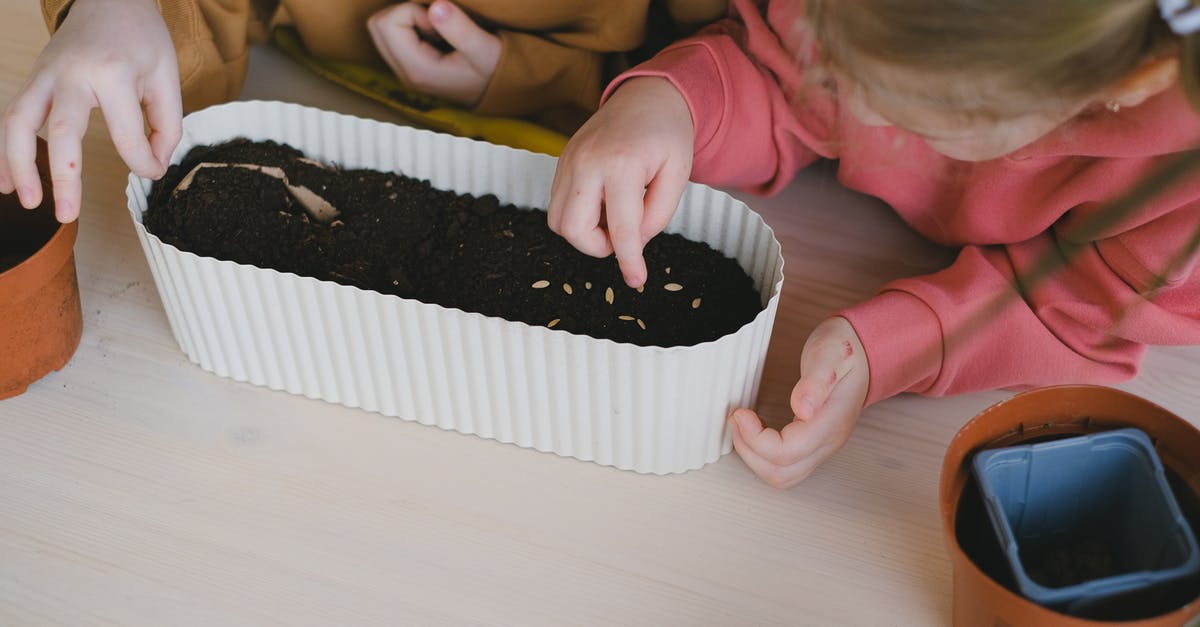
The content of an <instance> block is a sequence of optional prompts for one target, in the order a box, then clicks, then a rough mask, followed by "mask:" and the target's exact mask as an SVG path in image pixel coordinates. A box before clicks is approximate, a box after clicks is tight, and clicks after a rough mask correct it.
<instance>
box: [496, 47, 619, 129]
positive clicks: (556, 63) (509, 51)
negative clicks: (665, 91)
mask: <svg viewBox="0 0 1200 627" xmlns="http://www.w3.org/2000/svg"><path fill="white" fill-rule="evenodd" d="M498 34H499V36H500V42H501V53H500V61H499V62H498V63H497V64H496V71H495V73H494V74H493V75H492V80H491V81H490V82H489V83H488V86H487V88H486V89H485V90H484V93H483V96H482V97H481V98H480V99H479V102H478V103H477V104H476V105H475V107H474V109H475V111H478V112H479V113H484V114H488V115H510V116H522V115H529V114H532V113H537V112H541V111H547V110H551V109H561V108H576V109H582V110H585V111H594V110H595V109H596V107H597V105H598V104H599V102H600V88H601V87H602V85H601V84H600V81H601V77H602V72H603V69H604V55H603V54H602V53H600V52H596V51H592V50H585V49H582V48H575V47H573V46H568V45H564V44H559V43H555V42H553V41H550V40H548V39H544V38H542V37H538V36H537V35H531V34H528V33H519V32H514V31H507V30H502V31H500V32H499V33H498Z"/></svg>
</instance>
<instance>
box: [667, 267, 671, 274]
mask: <svg viewBox="0 0 1200 627" xmlns="http://www.w3.org/2000/svg"><path fill="white" fill-rule="evenodd" d="M667 274H671V266H667Z"/></svg>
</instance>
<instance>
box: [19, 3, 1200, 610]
mask: <svg viewBox="0 0 1200 627" xmlns="http://www.w3.org/2000/svg"><path fill="white" fill-rule="evenodd" d="M0 1H2V3H3V4H2V5H0V6H3V13H2V14H3V18H4V19H3V20H0V101H2V102H7V101H8V99H9V98H10V96H11V95H12V94H13V93H14V92H15V90H16V89H17V88H18V86H19V85H20V84H21V83H22V81H23V80H24V79H25V77H26V75H27V73H28V71H29V68H30V67H31V65H32V63H33V60H34V58H35V56H36V54H37V52H38V51H39V50H40V49H41V47H42V46H43V45H44V43H45V41H46V35H45V32H44V30H43V27H42V24H41V20H40V17H39V15H38V13H37V8H36V4H35V3H32V2H23V1H22V2H18V1H17V0H0ZM246 97H269V98H276V99H283V100H292V101H297V102H302V103H306V104H312V105H316V106H321V107H324V108H330V109H337V110H341V111H345V112H350V113H356V114H359V115H365V116H368V117H376V118H383V119H389V118H390V117H391V115H390V113H389V112H388V111H387V110H386V109H383V108H382V107H379V106H376V105H374V104H372V103H368V102H364V101H362V100H359V99H357V98H355V97H353V96H350V95H348V94H347V93H345V92H342V91H340V90H338V89H336V88H334V87H331V86H328V85H326V84H324V83H322V82H321V81H320V80H318V79H316V78H315V77H312V76H310V75H308V74H307V73H306V72H305V71H303V70H301V69H299V68H297V67H295V66H292V65H291V64H290V63H289V62H288V61H286V60H285V59H282V58H281V57H279V56H278V55H277V54H275V53H273V52H272V51H270V50H259V51H256V52H255V55H254V62H253V67H252V71H251V78H250V81H249V84H248V87H247V92H246ZM84 163H85V166H84V168H85V169H84V173H85V188H84V193H85V198H86V200H85V206H84V210H83V216H82V218H81V230H80V237H79V243H78V246H77V249H76V252H77V262H78V267H79V278H80V290H81V292H82V300H83V309H84V325H85V326H84V335H83V341H82V344H81V345H80V347H79V350H78V352H77V353H76V354H75V356H74V359H73V360H72V361H71V363H70V364H69V365H68V366H67V367H66V368H65V369H63V370H62V371H60V372H57V373H53V374H51V375H49V376H47V377H46V378H45V379H43V380H41V381H40V382H38V383H36V384H34V385H33V386H31V387H30V389H29V391H28V392H27V393H26V394H24V395H23V396H20V397H17V398H14V399H11V400H7V401H3V402H0V624H3V625H25V624H66V625H87V624H106V625H108V624H123V625H124V624H131V625H175V624H180V625H232V624H270V625H273V624H278V625H301V624H354V625H365V624H415V625H438V624H446V625H482V624H504V625H543V624H544V625H602V624H613V625H833V624H839V625H843V624H844V625H937V624H948V623H949V620H950V603H951V583H950V566H949V562H948V560H947V558H946V554H945V549H944V547H943V544H942V533H941V530H940V527H939V519H938V503H937V481H938V472H939V467H940V463H941V458H942V455H943V452H944V450H945V447H946V444H947V443H948V442H949V440H950V438H951V437H952V436H953V434H954V432H955V431H956V429H957V428H958V427H959V426H961V425H962V424H963V423H964V422H965V421H966V420H967V419H969V418H970V417H971V416H972V415H974V414H975V413H976V412H977V411H979V410H980V409H982V408H984V407H986V406H988V405H990V404H991V403H993V402H995V401H998V400H1000V399H1002V398H1005V397H1006V396H1007V393H1004V392H991V393H986V394H975V395H969V396H961V397H955V398H947V399H924V398H918V397H912V396H903V397H899V398H895V399H891V400H888V401H885V402H883V403H880V404H878V405H876V406H873V407H871V408H870V409H869V410H868V411H866V412H865V415H864V416H863V419H862V422H861V423H860V425H859V427H858V429H857V431H856V433H855V435H854V437H853V438H852V440H851V442H850V443H849V445H847V446H846V447H845V448H844V449H843V450H842V451H841V452H840V453H839V454H838V455H837V456H836V457H835V458H834V459H833V460H831V461H830V462H828V463H827V464H825V465H824V466H822V467H821V468H820V469H819V470H818V471H817V472H816V473H815V474H814V475H813V476H812V477H811V478H809V479H808V480H807V481H806V482H805V483H803V484H802V485H801V486H799V487H797V488H795V489H792V490H790V491H786V492H781V491H776V490H773V489H771V488H768V487H766V486H765V485H764V484H762V483H760V482H758V481H757V480H756V479H755V478H754V476H753V475H752V474H751V473H750V472H749V471H748V470H747V469H746V467H745V466H744V465H743V464H742V463H741V461H740V460H739V459H738V458H737V457H736V456H735V455H730V456H727V457H724V458H722V459H721V460H720V461H719V462H717V463H714V464H711V465H709V466H707V467H705V468H703V469H701V470H697V471H693V472H689V473H685V474H683V475H675V476H666V477H655V476H643V475H637V474H633V473H629V472H623V471H618V470H613V469H611V468H605V467H601V466H597V465H595V464H591V463H586V462H580V461H576V460H573V459H567V458H560V457H557V456H554V455H551V454H546V453H538V452H535V451H532V450H527V449H522V448H518V447H516V446H512V445H505V444H499V443H496V442H493V441H489V440H483V439H480V438H476V437H472V436H466V435H460V434H457V433H453V432H447V431H441V430H439V429H435V428H432V427H427V426H422V425H419V424H416V423H409V422H404V421H401V420H396V419H390V418H384V417H382V416H379V415H377V414H373V413H368V412H365V411H361V410H355V409H348V408H345V407H341V406H338V405H331V404H327V403H324V402H322V401H314V400H308V399H305V398H302V397H296V396H291V395H288V394H286V393H283V392H274V391H270V390H267V389H265V388H259V387H255V386H252V385H249V384H242V383H236V382H233V381H230V380H227V379H222V378H219V377H216V376H214V375H212V374H209V373H207V372H205V371H203V370H201V369H200V368H198V367H197V366H194V365H192V364H191V363H190V362H188V361H187V360H186V359H185V357H184V355H183V353H182V352H181V351H180V350H179V348H178V346H177V345H176V343H175V340H174V339H173V337H172V336H171V331H170V329H169V327H168V325H167V319H166V317H165V315H164V313H163V309H162V305H161V302H160V300H159V297H158V294H157V293H156V292H155V288H154V284H153V281H152V280H151V277H150V273H149V269H148V267H147V265H146V262H145V260H144V258H143V257H142V252H141V250H140V248H139V246H138V243H137V241H136V238H135V236H134V232H133V228H132V225H131V223H130V220H129V216H128V214H127V211H126V208H125V195H124V188H125V184H126V175H127V170H126V168H125V166H124V165H123V164H122V163H121V161H120V160H119V159H118V158H117V156H116V154H115V152H114V150H113V149H112V147H111V145H110V144H109V141H108V139H107V131H106V130H105V129H104V127H103V123H102V120H101V119H100V117H99V116H98V115H97V116H94V117H93V125H92V127H91V128H90V130H89V131H88V134H87V138H86V143H85V146H84ZM743 198H746V199H747V200H748V202H750V203H751V205H752V206H753V207H755V208H756V209H758V210H759V211H761V212H762V213H763V214H765V215H766V217H767V220H768V222H770V223H771V224H772V225H773V226H774V227H775V229H776V232H777V234H778V235H779V238H780V240H781V241H782V242H783V246H784V252H785V255H786V257H787V277H788V278H787V287H786V289H785V292H784V299H783V305H782V307H781V309H780V314H779V318H778V320H777V322H776V332H775V336H774V338H773V344H772V350H771V354H770V357H769V361H768V365H767V371H766V375H765V381H764V384H763V387H762V396H761V402H760V409H762V410H763V411H765V412H766V413H767V414H768V415H769V416H770V417H771V419H772V421H774V423H776V424H780V423H782V422H783V421H785V420H787V419H788V418H789V414H788V412H787V408H786V399H787V392H788V391H789V389H790V388H791V385H792V384H793V382H794V380H795V377H796V374H797V358H798V353H799V349H800V346H801V345H802V342H803V338H804V337H805V335H806V334H807V333H808V331H809V330H810V329H811V328H812V327H813V326H814V325H815V324H816V323H817V322H818V321H819V320H820V319H821V318H823V317H824V316H825V315H826V314H827V313H828V312H829V311H830V310H832V309H835V308H837V307H840V306H843V305H845V304H848V303H850V302H852V301H855V300H857V299H860V298H863V297H865V296H867V295H869V294H871V293H872V292H873V291H874V290H875V289H876V288H877V287H878V286H879V285H881V284H882V283H883V282H885V281H886V280H888V279H890V278H892V277H895V276H899V275H903V274H911V273H914V272H919V271H923V270H928V269H930V268H933V267H936V266H937V265H938V264H940V263H942V262H943V261H944V260H945V259H946V256H945V255H946V252H945V251H941V250H938V249H936V248H934V247H931V246H930V245H928V244H926V243H924V242H923V241H922V240H920V239H919V238H918V237H917V236H915V235H914V234H913V233H912V232H910V231H908V230H907V229H906V228H905V227H904V226H903V225H902V224H901V223H900V222H899V221H898V220H897V219H896V218H895V217H894V216H893V215H892V214H891V213H890V212H889V211H888V210H887V209H886V208H885V207H883V206H881V205H880V204H878V203H877V202H874V201H872V200H869V199H865V198H863V197H861V196H857V195H855V194H851V193H849V192H846V191H845V190H842V189H840V188H839V187H838V186H837V185H836V184H835V183H834V182H833V181H832V179H831V178H830V177H829V176H828V174H827V173H824V172H820V171H813V172H808V173H805V174H803V175H801V176H800V177H799V178H798V179H797V181H796V183H795V184H794V185H793V186H792V187H791V188H790V189H789V190H787V191H786V192H785V193H784V194H783V195H781V196H779V197H776V198H772V199H767V200H763V199H755V198H748V197H746V196H744V195H743ZM2 323H3V321H0V324H2ZM1121 387H1123V388H1124V389H1127V390H1129V391H1132V392H1134V393H1136V394H1141V395H1143V396H1146V397H1149V398H1151V399H1153V400H1154V401H1156V402H1158V403H1160V404H1162V405H1164V406H1166V407H1168V408H1169V409H1172V410H1174V411H1177V412H1180V413H1183V414H1190V415H1191V416H1192V417H1193V418H1195V417H1196V416H1197V408H1198V407H1200V349H1195V348H1182V349H1161V348H1156V349H1153V350H1151V351H1150V352H1149V354H1148V355H1147V357H1146V360H1145V366H1144V370H1143V373H1142V375H1141V376H1140V377H1139V378H1138V379H1137V380H1136V381H1134V382H1131V383H1129V384H1127V385H1124V386H1121Z"/></svg>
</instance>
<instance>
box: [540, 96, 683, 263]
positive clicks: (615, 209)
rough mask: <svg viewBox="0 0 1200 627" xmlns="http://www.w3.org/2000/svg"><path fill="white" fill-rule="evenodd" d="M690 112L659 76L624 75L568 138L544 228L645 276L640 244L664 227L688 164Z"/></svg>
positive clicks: (672, 209)
mask: <svg viewBox="0 0 1200 627" xmlns="http://www.w3.org/2000/svg"><path fill="white" fill-rule="evenodd" d="M692 132H693V131H692V116H691V112H690V111H689V110H688V107H687V103H686V102H685V101H684V99H683V96H682V95H680V93H679V91H678V90H676V89H675V87H674V86H673V85H671V83H670V82H668V81H667V80H666V79H663V78H655V77H639V78H634V79H631V80H630V81H628V82H627V83H625V84H623V85H621V87H620V88H619V89H618V90H617V91H616V92H615V93H614V94H613V95H612V97H611V98H610V99H609V100H608V102H606V103H605V104H604V106H603V107H601V108H600V110H599V111H598V112H597V113H596V114H595V115H593V116H592V117H591V119H589V120H588V121H587V123H585V124H584V125H583V127H582V128H580V129H579V131H577V132H576V133H575V135H574V137H572V138H571V141H570V142H568V143H567V146H566V148H565V149H564V150H563V153H562V157H561V158H560V159H559V162H558V169H557V170H556V171H555V172H554V183H553V185H552V186H551V188H550V205H549V207H548V208H547V212H548V213H549V216H548V220H549V225H550V229H551V230H553V231H554V232H555V233H558V234H559V235H562V236H563V237H564V238H566V240H567V241H568V242H570V243H571V244H572V245H573V246H575V247H576V248H578V249H579V250H581V251H583V252H584V253H587V254H589V255H592V256H595V257H607V256H608V255H610V254H612V253H614V252H615V253H616V255H617V263H618V264H619V265H620V267H621V273H622V274H623V275H624V278H625V282H626V283H628V284H629V286H630V287H639V286H641V285H642V284H643V283H645V282H646V262H645V260H644V259H643V258H642V247H643V246H645V245H646V242H648V241H650V238H652V237H654V236H655V235H657V234H658V233H659V232H660V231H662V230H663V229H664V228H666V226H667V224H668V223H669V222H670V221H671V216H672V215H673V214H674V213H675V207H676V205H678V204H679V197H680V195H681V194H683V188H684V185H686V184H687V180H688V176H689V175H690V174H691V171H692V143H693V140H692Z"/></svg>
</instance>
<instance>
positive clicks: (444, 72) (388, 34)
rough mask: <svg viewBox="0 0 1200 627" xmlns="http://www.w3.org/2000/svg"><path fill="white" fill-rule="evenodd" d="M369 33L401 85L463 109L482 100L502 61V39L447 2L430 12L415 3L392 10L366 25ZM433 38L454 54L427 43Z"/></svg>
mask: <svg viewBox="0 0 1200 627" xmlns="http://www.w3.org/2000/svg"><path fill="white" fill-rule="evenodd" d="M367 30H368V31H370V33H371V39H372V40H373V41H374V42H375V48H376V49H377V50H379V54H380V56H382V57H383V60H384V61H386V62H387V64H388V67H390V68H392V71H393V72H395V73H396V77H397V78H399V79H400V80H401V81H402V82H404V83H405V84H407V85H409V86H411V87H413V88H414V89H418V90H420V91H422V92H424V93H427V94H430V95H433V96H439V97H442V98H446V99H447V100H451V101H453V102H457V103H459V104H463V105H467V106H470V105H473V104H475V103H476V102H479V99H480V98H481V97H483V92H484V90H485V89H487V86H488V83H489V82H491V80H492V75H493V74H495V73H496V64H498V63H499V62H500V48H501V44H500V38H499V37H497V36H496V35H493V34H492V33H489V32H488V31H486V30H484V29H482V28H480V27H479V25H478V24H476V23H475V22H474V20H472V19H471V18H470V16H468V15H467V14H466V13H463V11H462V9H460V8H458V7H457V6H455V5H454V4H453V3H451V2H449V1H448V0H436V1H435V2H434V3H433V4H431V5H429V8H428V9H426V8H425V7H424V6H422V5H420V4H418V3H416V2H401V3H400V4H396V5H393V6H390V7H388V8H386V9H383V10H382V11H379V12H377V13H375V14H374V15H372V16H371V17H370V19H368V20H367ZM432 38H440V39H441V40H442V41H445V42H446V43H447V44H448V45H449V46H450V47H451V48H453V50H451V51H449V52H442V51H441V50H439V49H438V48H437V47H435V46H434V45H433V44H431V43H429V39H432Z"/></svg>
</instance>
